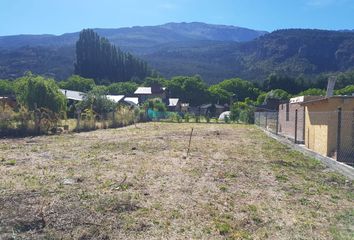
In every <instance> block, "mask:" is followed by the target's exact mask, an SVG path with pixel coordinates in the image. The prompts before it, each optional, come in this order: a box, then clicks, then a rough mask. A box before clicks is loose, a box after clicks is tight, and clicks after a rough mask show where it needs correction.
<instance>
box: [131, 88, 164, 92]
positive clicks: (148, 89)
mask: <svg viewBox="0 0 354 240" xmlns="http://www.w3.org/2000/svg"><path fill="white" fill-rule="evenodd" d="M162 90H166V88H165V87H163V88H162ZM134 94H152V91H151V87H138V89H136V90H135V92H134Z"/></svg>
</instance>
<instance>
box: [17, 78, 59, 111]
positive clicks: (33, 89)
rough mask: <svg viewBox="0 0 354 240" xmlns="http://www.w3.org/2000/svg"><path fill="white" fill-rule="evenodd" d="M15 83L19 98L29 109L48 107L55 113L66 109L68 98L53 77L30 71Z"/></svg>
mask: <svg viewBox="0 0 354 240" xmlns="http://www.w3.org/2000/svg"><path fill="white" fill-rule="evenodd" d="M14 84H15V92H16V98H17V100H18V101H19V102H20V103H21V104H22V105H23V106H25V107H27V108H28V109H29V110H36V109H37V108H46V109H49V110H51V111H53V112H54V113H59V112H62V111H65V110H66V98H65V96H64V95H63V94H62V93H61V92H60V90H59V88H58V86H57V84H56V83H55V81H54V80H53V79H48V78H44V77H42V76H35V75H32V74H31V73H28V74H26V76H24V77H22V78H19V79H17V80H16V81H15V83H14Z"/></svg>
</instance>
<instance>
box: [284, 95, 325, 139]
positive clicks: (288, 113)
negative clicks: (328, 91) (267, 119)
mask: <svg viewBox="0 0 354 240" xmlns="http://www.w3.org/2000/svg"><path fill="white" fill-rule="evenodd" d="M320 98H323V97H321V96H300V97H294V98H291V99H290V100H289V101H288V102H285V103H280V104H279V108H278V133H279V134H280V135H283V136H284V137H286V138H289V139H291V140H294V141H295V142H297V143H303V142H304V131H305V107H304V106H302V105H301V103H303V102H305V101H310V100H316V99H320ZM295 129H296V130H295Z"/></svg>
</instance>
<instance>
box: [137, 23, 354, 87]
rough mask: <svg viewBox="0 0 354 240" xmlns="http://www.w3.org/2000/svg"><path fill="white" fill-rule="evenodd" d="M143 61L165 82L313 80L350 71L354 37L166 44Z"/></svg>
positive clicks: (306, 35)
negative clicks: (196, 77)
mask: <svg viewBox="0 0 354 240" xmlns="http://www.w3.org/2000/svg"><path fill="white" fill-rule="evenodd" d="M142 57H143V58H144V59H145V60H146V61H148V62H149V63H150V64H151V65H152V66H153V67H155V68H156V69H159V71H161V73H162V74H163V75H165V76H167V77H171V76H175V75H179V74H193V73H199V74H200V75H202V77H203V78H204V79H206V80H207V81H208V82H209V83H217V82H219V81H220V80H222V79H225V78H231V77H235V76H237V77H242V78H245V79H248V80H253V81H264V80H265V79H266V78H267V76H268V75H269V74H271V73H278V74H284V75H288V76H294V77H297V76H299V75H304V76H308V77H309V78H311V77H312V76H314V75H317V74H320V73H328V72H338V71H348V70H351V69H354V32H338V31H326V30H311V29H287V30H278V31H274V32H272V33H270V34H265V35H263V36H261V37H259V38H257V39H255V40H252V41H249V42H243V43H236V42H225V41H223V42H215V41H203V42H201V41H199V42H193V43H191V42H180V43H169V44H165V45H163V46H160V48H159V49H156V51H155V52H153V53H151V54H146V55H144V56H142Z"/></svg>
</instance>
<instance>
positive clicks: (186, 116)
mask: <svg viewBox="0 0 354 240" xmlns="http://www.w3.org/2000/svg"><path fill="white" fill-rule="evenodd" d="M189 119H190V114H189V113H186V114H184V122H186V123H188V122H189Z"/></svg>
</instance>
